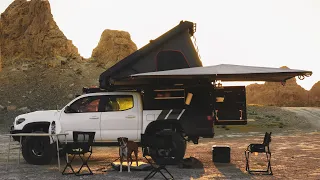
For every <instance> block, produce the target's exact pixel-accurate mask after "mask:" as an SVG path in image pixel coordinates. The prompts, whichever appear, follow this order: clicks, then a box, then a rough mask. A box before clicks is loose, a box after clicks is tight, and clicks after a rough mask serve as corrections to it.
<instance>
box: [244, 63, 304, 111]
mask: <svg viewBox="0 0 320 180" xmlns="http://www.w3.org/2000/svg"><path fill="white" fill-rule="evenodd" d="M281 68H288V67H286V66H283V67H281ZM246 91H247V103H248V104H261V105H271V106H308V105H309V100H310V97H308V91H307V90H305V89H304V88H302V87H301V86H300V85H298V84H297V82H296V79H295V78H292V79H290V80H287V82H286V84H285V86H283V85H282V84H281V83H277V82H266V83H264V84H251V85H248V86H247V87H246Z"/></svg>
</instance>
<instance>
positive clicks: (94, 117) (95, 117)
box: [89, 116, 99, 119]
mask: <svg viewBox="0 0 320 180" xmlns="http://www.w3.org/2000/svg"><path fill="white" fill-rule="evenodd" d="M89 119H99V117H97V116H92V117H90V118H89Z"/></svg>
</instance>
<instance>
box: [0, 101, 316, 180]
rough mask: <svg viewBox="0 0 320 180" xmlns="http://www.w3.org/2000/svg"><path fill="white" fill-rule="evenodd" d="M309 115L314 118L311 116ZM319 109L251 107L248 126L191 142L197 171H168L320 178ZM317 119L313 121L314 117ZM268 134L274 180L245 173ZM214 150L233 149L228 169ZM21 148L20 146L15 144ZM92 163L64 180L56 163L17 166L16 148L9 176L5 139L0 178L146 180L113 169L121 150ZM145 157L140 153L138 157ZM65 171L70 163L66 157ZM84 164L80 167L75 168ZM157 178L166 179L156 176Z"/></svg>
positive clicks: (185, 175)
mask: <svg viewBox="0 0 320 180" xmlns="http://www.w3.org/2000/svg"><path fill="white" fill-rule="evenodd" d="M306 111H307V112H309V113H306ZM318 111H319V109H318V108H316V109H314V108H291V109H290V108H289V109H286V108H277V107H250V108H249V111H248V117H249V118H250V119H251V120H250V121H249V124H248V125H246V126H227V127H222V126H217V127H216V128H215V131H216V136H215V138H213V139H201V140H200V142H199V144H197V145H194V144H192V143H188V148H187V152H186V156H185V157H186V158H188V157H190V156H192V157H195V158H197V159H198V160H199V161H200V162H201V164H200V165H199V164H198V166H197V167H196V168H193V169H180V168H178V166H168V169H169V171H170V172H171V173H172V174H173V176H174V177H175V179H201V180H206V179H320V154H319V149H320V131H319V130H320V129H319V128H318V126H316V124H317V123H318V122H320V117H317V116H318V115H317V113H318ZM311 117H312V118H311ZM266 131H272V132H273V134H272V142H271V144H270V147H271V152H272V158H271V164H272V170H273V176H269V175H250V174H248V173H247V172H246V171H245V156H244V151H245V149H246V147H247V146H248V145H249V144H250V143H261V142H262V141H263V135H264V132H266ZM212 145H228V146H230V148H231V162H230V163H228V164H223V163H213V162H212V151H211V150H212ZM16 146H17V145H16ZM93 151H94V153H93V155H92V158H91V160H90V162H89V165H90V167H91V169H92V170H93V172H94V174H95V175H93V176H86V177H76V176H73V175H71V176H63V175H61V173H59V172H58V168H57V160H53V161H52V163H51V164H50V165H45V166H36V165H30V164H27V163H26V162H25V161H24V160H23V158H21V164H20V166H17V159H18V155H17V152H18V151H17V149H15V150H13V152H12V153H11V156H10V163H9V168H8V171H6V170H5V164H6V157H7V156H6V155H7V137H5V136H3V135H0V171H1V176H0V179H27V180H31V179H44V178H45V179H48V180H50V179H68V180H72V179H132V180H135V179H143V178H144V177H145V176H146V175H147V174H148V172H144V171H143V172H141V171H134V172H131V173H128V172H123V173H119V172H117V171H115V170H113V169H112V168H111V167H110V166H108V165H109V164H110V162H112V161H113V160H114V159H116V158H117V154H118V149H117V148H116V147H94V149H93ZM251 158H252V159H251V161H250V166H251V168H253V169H263V168H265V167H266V161H265V156H264V154H259V155H258V156H254V155H253V156H251ZM139 159H140V160H143V158H142V157H141V151H140V153H139ZM61 161H62V167H64V165H65V163H64V162H63V161H64V159H63V158H61ZM77 164H78V165H79V161H76V162H75V167H77ZM154 179H162V177H161V176H157V177H155V178H154Z"/></svg>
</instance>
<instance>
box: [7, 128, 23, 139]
mask: <svg viewBox="0 0 320 180" xmlns="http://www.w3.org/2000/svg"><path fill="white" fill-rule="evenodd" d="M17 133H23V131H22V130H15V129H14V126H13V125H12V126H10V134H17ZM12 138H13V139H14V140H15V141H19V139H20V138H19V137H18V136H13V137H12Z"/></svg>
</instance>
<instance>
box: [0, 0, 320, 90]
mask: <svg viewBox="0 0 320 180" xmlns="http://www.w3.org/2000/svg"><path fill="white" fill-rule="evenodd" d="M12 1H13V0H0V12H3V11H4V10H5V9H6V7H7V6H8V5H9V4H10V3H11V2H12ZM49 2H50V4H51V10H52V14H53V17H54V19H55V21H56V23H57V24H58V26H59V27H60V29H61V30H62V31H63V33H64V34H65V35H66V37H67V38H68V39H70V40H72V42H73V43H74V45H75V46H77V47H78V50H79V53H80V54H81V55H82V56H84V57H86V58H88V57H90V56H91V53H92V50H93V49H94V48H95V47H96V46H97V44H98V42H99V39H100V36H101V34H102V32H103V30H105V29H115V30H124V31H128V32H129V33H130V34H131V38H132V40H133V41H134V42H135V43H136V45H137V46H138V48H141V47H143V46H144V45H146V44H147V43H148V42H149V40H151V39H155V38H157V37H158V36H160V35H162V34H163V33H165V32H166V31H168V30H170V29H171V28H173V27H174V26H176V25H178V23H179V22H180V21H181V20H187V21H192V22H195V23H196V24H197V32H196V33H195V37H196V39H197V45H198V47H199V53H200V56H201V60H202V63H203V65H204V66H210V65H217V64H238V65H249V66H262V67H281V66H284V65H286V66H288V67H289V68H291V69H301V70H310V71H313V75H312V76H311V77H309V78H306V79H304V80H302V81H301V80H297V82H298V84H299V85H301V86H302V87H304V88H305V89H307V90H309V89H310V88H311V87H312V85H313V84H314V83H316V82H318V81H319V80H320V69H319V68H318V67H320V61H319V60H320V21H319V20H320V1H318V0H265V1H262V0H241V1H240V0H220V1H216V0H210V1H209V0H199V1H191V0H174V1H173V0H162V1H150V0H135V1H134V0H113V1H111V0H49Z"/></svg>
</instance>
